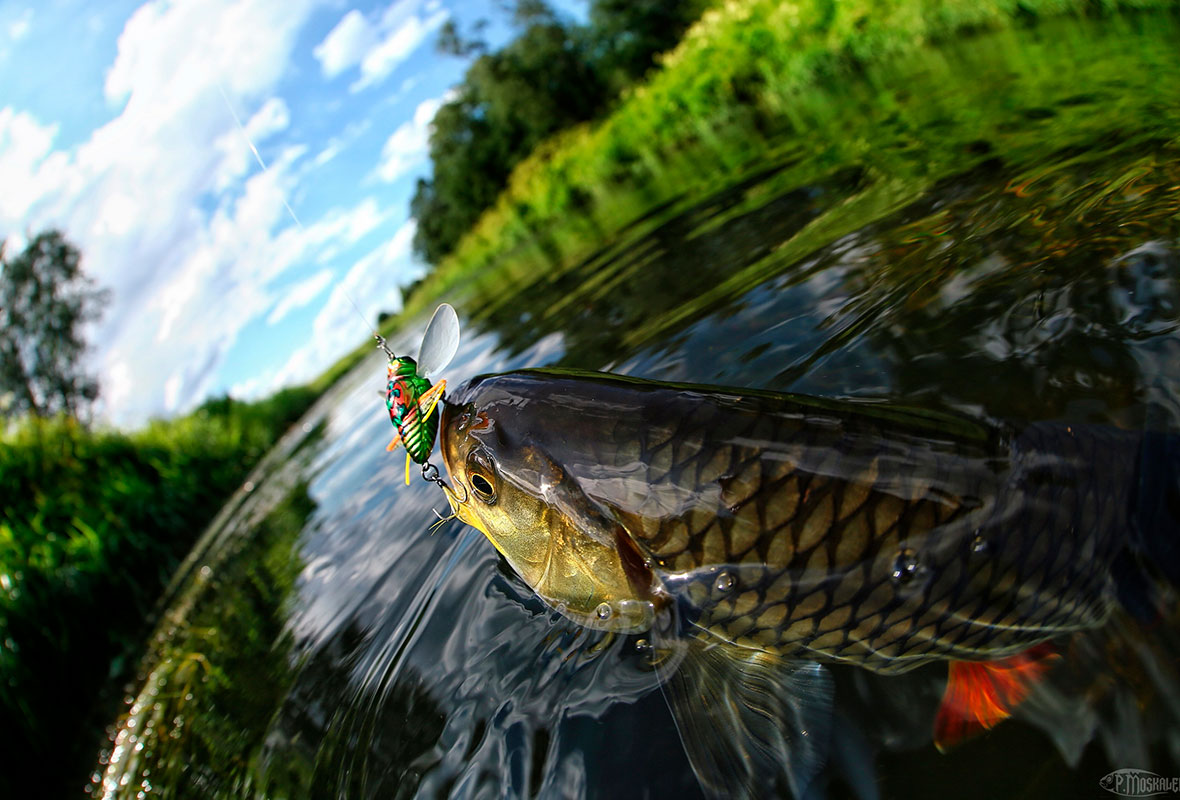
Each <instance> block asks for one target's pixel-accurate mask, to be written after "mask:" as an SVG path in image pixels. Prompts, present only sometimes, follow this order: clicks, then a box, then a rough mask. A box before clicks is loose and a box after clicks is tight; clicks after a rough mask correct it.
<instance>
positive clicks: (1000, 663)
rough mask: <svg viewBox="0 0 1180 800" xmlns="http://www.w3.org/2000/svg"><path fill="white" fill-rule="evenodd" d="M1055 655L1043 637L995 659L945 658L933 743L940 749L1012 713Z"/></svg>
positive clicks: (995, 723)
mask: <svg viewBox="0 0 1180 800" xmlns="http://www.w3.org/2000/svg"><path fill="white" fill-rule="evenodd" d="M1057 658H1058V655H1057V653H1056V650H1055V649H1054V648H1053V646H1052V645H1050V644H1048V643H1045V644H1039V645H1037V646H1036V647H1032V648H1029V649H1028V650H1025V651H1024V652H1022V653H1017V654H1015V655H1012V656H1008V657H1007V658H1002V659H999V660H996V661H952V662H950V668H949V671H948V674H947V679H946V692H945V693H944V694H943V696H942V704H941V705H940V706H939V708H938V716H937V717H936V718H935V720H934V744H935V746H936V747H937V748H938V749H939V750H942V751H944V752H945V751H946V750H948V749H949V748H951V747H953V746H955V745H956V744H958V743H959V742H961V741H963V740H964V739H969V738H970V737H972V736H975V735H976V734H978V733H981V732H982V731H985V730H990V729H991V728H993V727H995V726H996V725H997V724H998V723H1000V722H1002V721H1003V720H1005V719H1007V718H1008V717H1010V716H1012V710H1013V709H1014V708H1016V706H1018V705H1020V704H1021V703H1022V702H1024V698H1025V697H1027V696H1028V692H1029V689H1031V688H1032V686H1033V685H1034V684H1035V683H1036V682H1037V681H1039V680H1041V678H1042V677H1043V676H1044V674H1045V673H1046V672H1047V671H1048V669H1049V667H1050V666H1051V665H1052V663H1053V662H1054V661H1055V660H1056V659H1057Z"/></svg>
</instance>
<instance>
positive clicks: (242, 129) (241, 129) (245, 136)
mask: <svg viewBox="0 0 1180 800" xmlns="http://www.w3.org/2000/svg"><path fill="white" fill-rule="evenodd" d="M216 83H217V91H218V93H219V94H220V95H221V99H222V100H223V101H224V102H225V107H226V109H228V110H229V115H230V116H231V117H233V120H234V123H235V124H236V125H237V126H238V133H240V134H241V135H242V140H243V141H245V142H246V146H247V147H249V148H250V152H251V153H253V154H254V160H255V161H257V162H258V166H259V167H261V168H262V172H263V174H265V175H270V167H268V166H267V164H266V162H265V161H264V160H263V159H262V154H261V153H259V152H258V148H257V147H256V146H255V145H254V142H253V141H252V140H251V139H250V134H249V132H248V131H247V130H246V126H245V125H244V124H242V118H241V117H240V116H238V112H237V110H236V109H234V106H233V103H231V102H230V101H229V95H227V94H226V93H225V88H224V87H223V86H222V85H221V81H220V80H217V81H216ZM275 191H276V192H278V194H279V201H280V202H282V204H283V208H285V209H287V213H288V214H290V215H291V219H293V220H295V224H296V225H297V226H298V227H299V230H300V231H301V232H303V233H307V228H306V227H305V226H304V224H303V222H302V221H301V220H300V219H299V215H298V214H296V213H295V209H293V208H291V204H290V203H288V202H287V196H286V194H285V193H284V192H283V190H282V187H280V186H279V185H278V183H276V184H275ZM340 291H342V292H343V293H344V298H345V299H346V300H348V303H349V305H351V306H352V310H353V311H355V312H356V314H357V316H358V317H360V318H361V322H363V323H365V327H366V328H368V329H369V331H370V332H371V333H372V334H373V338H374V339H376V340H377V346H378V347H379V348H381V350H382V351H383V352H384V353H385V355H387V356H389V358H390V359H393V358H396V356H395V355H394V353H393V351H392V350H390V349H389V345H388V343H386V341H385V337H384V336H382V335H381V334H379V333H377V329H376V328H374V327H373V326H372V325H370V324H369V320H367V319H366V318H365V315H364V314H363V313H361V309H360V306H358V305H357V304H356V301H355V300H353V299H352V294H350V293H349V291H348V289H346V288H345V287H344V284H343V283H341V284H340Z"/></svg>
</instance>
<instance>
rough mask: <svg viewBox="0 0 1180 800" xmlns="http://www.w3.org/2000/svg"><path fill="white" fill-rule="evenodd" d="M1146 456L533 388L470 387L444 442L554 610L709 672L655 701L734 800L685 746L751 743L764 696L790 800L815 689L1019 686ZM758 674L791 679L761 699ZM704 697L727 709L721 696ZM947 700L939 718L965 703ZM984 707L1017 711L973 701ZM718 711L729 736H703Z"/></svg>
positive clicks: (883, 417)
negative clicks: (896, 684)
mask: <svg viewBox="0 0 1180 800" xmlns="http://www.w3.org/2000/svg"><path fill="white" fill-rule="evenodd" d="M1140 440H1141V437H1140V435H1138V434H1135V433H1130V432H1125V431H1119V430H1115V429H1110V428H1086V429H1079V428H1077V427H1074V426H1070V425H1058V424H1050V423H1037V424H1032V425H1028V426H1026V427H1024V428H1022V429H1015V428H1010V427H1006V426H1003V425H995V424H982V423H978V422H975V421H972V420H967V419H964V418H960V417H955V416H949V415H937V414H931V413H928V412H921V411H916V410H907V409H899V408H894V407H889V406H885V405H881V404H872V403H850V402H840V401H828V400H820V399H815V398H806V397H799V396H791V395H779V394H770V393H762V392H756V391H743V390H736V389H735V390H729V389H716V388H712V387H689V386H681V385H673V384H658V383H651V382H644V381H636V380H633V379H627V378H621V377H617V376H605V375H586V374H570V373H560V372H543V371H527V370H526V371H521V372H517V373H509V374H504V375H496V376H487V377H483V378H477V379H475V380H474V381H472V382H470V383H468V384H467V385H466V386H464V387H462V388H461V389H460V390H459V391H458V392H457V393H456V394H455V396H454V397H449V398H448V403H447V407H446V409H445V412H444V415H443V422H442V435H441V441H442V453H443V458H444V461H445V463H446V465H447V468H448V471H449V472H450V474H451V477H452V480H453V481H454V483H455V485H456V486H455V492H456V493H457V494H456V496H455V497H454V498H453V499H452V505H453V506H454V507H455V511H456V513H457V514H458V516H459V517H460V518H461V519H463V520H464V521H466V522H468V523H470V524H472V525H473V526H475V527H477V528H479V529H480V530H481V531H483V532H484V534H485V535H487V537H488V538H489V539H490V540H491V541H492V543H493V544H494V545H495V546H496V547H497V549H498V550H499V551H500V552H501V553H502V554H503V555H504V556H505V557H506V558H507V560H508V561H509V563H510V564H511V565H512V567H513V568H514V569H515V570H516V571H517V572H518V573H519V574H520V575H521V576H522V578H523V579H524V580H525V581H526V582H527V583H528V584H529V585H530V586H531V587H532V588H533V589H534V591H536V592H537V593H538V594H539V595H540V596H541V597H542V598H543V599H545V600H546V601H547V602H548V603H549V604H550V605H552V606H553V607H554V608H556V609H558V610H559V611H561V612H562V613H563V614H565V615H566V616H568V617H569V618H571V619H573V620H575V621H577V622H579V623H580V624H584V625H589V626H591V627H598V628H605V629H608V630H614V631H620V632H632V633H638V632H643V631H648V630H651V631H653V634H654V633H655V632H657V629H658V628H660V623H659V622H658V621H659V620H660V618H661V615H662V614H663V615H667V614H668V613H669V612H670V613H672V614H674V616H675V617H676V619H677V622H676V624H675V625H674V632H673V633H672V634H671V636H672V637H676V636H680V637H682V638H684V637H687V638H688V639H690V641H691V642H692V648H691V649H692V650H694V651H699V653H702V654H704V655H701V656H700V658H701V659H704V661H703V662H702V663H704V666H703V667H700V668H699V669H696V672H695V677H694V672H693V670H692V669H688V668H686V669H682V670H681V672H682V673H685V675H686V676H687V677H681V678H676V679H674V680H673V683H675V681H676V680H680V681H681V682H682V685H681V686H680V687H679V688H676V687H675V686H674V687H673V688H672V689H671V691H668V690H667V689H666V691H668V693H669V696H670V699H672V700H673V706H674V709H673V710H674V712H677V708H676V706H677V705H680V706H681V708H680V710H679V712H677V719H678V722H679V723H680V725H681V735H682V739H683V741H684V742H685V745H686V747H687V748H688V750H689V755H690V759H692V761H693V765H694V769H697V774H698V776H699V777H701V778H702V784H703V785H705V786H706V788H708V787H709V786H710V785H712V786H713V787H714V789H716V791H717V792H718V793H722V792H723V791H728V790H729V788H732V786H729V788H724V787H726V786H727V784H725V781H726V780H727V777H726V775H727V773H729V772H732V771H733V770H734V769H739V768H741V769H747V773H748V774H747V783H750V782H751V781H753V780H755V779H756V774H757V770H755V769H753V768H746V767H738V766H734V765H735V764H736V765H741V764H744V763H746V762H749V761H750V759H749V758H747V757H746V756H744V755H743V756H741V757H734V756H733V754H732V753H728V752H722V753H718V752H717V748H718V747H719V746H720V747H722V748H724V747H727V746H728V745H725V744H721V745H718V744H717V742H716V741H715V739H716V736H713V737H710V736H709V735H708V734H701V733H700V731H701V730H708V729H709V728H710V727H716V726H717V725H723V724H728V722H727V721H728V720H731V719H742V720H745V722H743V723H742V724H743V725H745V730H746V734H747V736H746V738H747V739H748V740H749V742H765V741H767V738H766V734H765V733H764V732H763V733H759V732H758V731H757V727H758V726H759V725H762V724H763V719H762V718H763V717H765V716H766V710H765V706H766V705H767V701H766V699H765V698H766V696H767V689H766V687H767V686H771V685H780V686H782V685H785V686H786V687H787V688H786V689H785V690H784V691H785V692H786V694H784V695H783V696H782V697H781V698H780V700H781V702H779V704H778V705H779V716H781V717H782V718H783V719H786V720H788V721H787V722H786V723H783V724H782V725H780V726H779V728H778V733H776V734H775V735H774V736H771V737H770V738H771V740H773V741H779V742H785V744H783V745H782V747H783V748H784V750H785V751H790V750H793V751H796V752H795V754H794V755H792V754H791V753H787V752H784V754H782V756H781V758H779V757H775V758H770V759H769V763H770V764H771V767H773V764H774V762H775V761H776V760H787V761H791V762H792V764H793V766H791V767H788V770H789V774H788V775H787V778H786V782H787V783H788V784H789V785H790V787H791V789H792V791H794V792H795V793H796V794H800V793H801V792H802V788H801V787H804V786H805V785H806V780H807V778H808V776H809V775H811V774H812V773H813V772H814V770H815V769H816V767H815V762H816V761H817V759H820V758H821V756H820V754H818V753H817V752H812V751H811V750H808V748H812V749H814V748H815V739H816V738H817V737H816V736H815V735H814V732H815V731H816V730H819V728H820V724H819V721H820V720H821V719H822V714H823V712H822V710H821V709H820V706H822V705H823V704H822V703H821V702H819V701H818V700H816V699H815V698H816V697H821V696H825V692H826V693H827V694H826V696H828V697H829V698H830V691H831V689H830V685H829V684H827V683H826V679H824V678H823V677H822V674H823V673H822V670H817V669H816V668H814V667H813V666H811V665H816V664H822V663H833V662H838V663H850V664H855V665H857V666H859V667H863V668H866V669H869V670H872V671H875V672H879V673H898V672H904V671H907V670H910V669H913V668H915V667H917V666H919V665H921V664H925V663H928V662H930V661H936V660H946V661H951V662H959V663H961V662H989V661H994V660H997V659H1006V658H1012V659H1020V665H1021V666H1020V670H1019V671H1018V672H1019V674H1022V675H1023V674H1027V675H1030V676H1035V675H1037V674H1039V673H1040V672H1041V671H1042V670H1043V664H1044V658H1043V656H1041V655H1038V656H1037V657H1036V658H1030V657H1028V656H1027V655H1022V654H1027V653H1043V652H1044V651H1043V649H1042V648H1039V647H1038V645H1041V644H1042V643H1044V642H1047V641H1049V640H1051V639H1053V638H1054V637H1057V636H1059V635H1061V634H1063V633H1067V632H1070V631H1077V630H1081V629H1086V628H1093V627H1096V626H1099V625H1101V624H1103V623H1104V621H1105V620H1106V618H1107V616H1108V614H1109V613H1110V610H1111V608H1112V607H1113V605H1114V604H1115V603H1116V599H1117V595H1118V587H1117V585H1116V581H1115V579H1114V577H1113V576H1114V573H1115V569H1114V565H1115V564H1116V562H1118V561H1119V559H1124V558H1125V557H1126V553H1127V549H1128V543H1129V541H1130V537H1131V534H1132V532H1133V529H1134V528H1135V524H1136V520H1135V519H1134V518H1133V517H1134V509H1135V507H1136V502H1137V496H1136V491H1137V487H1138V486H1139V485H1140V483H1141V481H1139V478H1138V473H1139V469H1140V467H1139V464H1140V455H1141V453H1140V450H1141V441H1140ZM460 497H462V499H463V502H459V498H460ZM664 627H665V629H666V628H667V626H666V625H665V626H664ZM667 638H668V636H667V635H665V640H666V639H667ZM686 663H687V662H686ZM996 663H997V664H1001V663H1004V662H996ZM774 670H778V671H779V672H778V673H775V674H780V673H781V674H783V675H788V676H791V677H790V678H788V679H786V680H778V679H774V680H768V679H766V675H765V674H764V673H766V672H767V671H770V672H773V671H774ZM1001 672H1002V671H1001V670H991V671H989V669H988V668H986V667H985V668H982V669H979V670H960V671H959V673H958V674H960V675H962V676H975V677H974V678H973V680H980V681H984V682H987V681H989V680H993V678H994V676H995V675H996V674H1000V673H1001ZM955 674H956V673H955V671H954V670H953V669H952V672H951V676H952V683H953V679H954V676H955ZM1005 674H1008V675H1011V674H1017V673H1015V672H1013V671H1012V670H1009V671H1008V672H1007V673H1005ZM722 675H728V676H730V677H731V678H732V679H733V681H734V682H736V683H739V684H744V686H745V689H740V688H739V689H733V690H730V689H723V688H719V687H718V686H717V683H718V681H722V682H724V681H726V680H728V679H727V678H723V677H721V676H722ZM807 676H815V677H807ZM685 680H687V681H689V683H688V684H684V683H683V681H685ZM800 680H803V681H804V685H802V686H800V685H798V683H799V681H800ZM809 682H810V685H812V686H814V687H818V688H817V689H816V690H812V689H808V688H807V686H808V684H809ZM710 685H711V686H713V687H714V688H713V689H708V688H702V687H707V686H710ZM955 688H956V687H950V688H948V692H947V697H948V698H951V697H952V696H959V695H962V696H973V693H972V692H970V691H967V692H965V693H964V692H962V691H960V692H959V695H955V693H954V691H952V690H954V689H955ZM962 688H963V687H958V689H959V690H961V689H962ZM1001 690H1003V691H1004V692H1006V693H1007V696H1008V697H1010V698H1013V702H1018V701H1019V698H1021V697H1023V694H1022V690H1020V689H1019V688H1018V687H1015V688H1012V687H1009V688H1005V687H1004V686H1000V687H999V688H996V686H992V687H991V689H990V690H989V691H991V692H992V694H995V693H996V692H997V691H1001ZM743 691H745V694H744V695H743V694H742V692H743ZM710 692H713V694H715V695H716V697H715V698H714V699H713V700H712V701H710V702H707V703H705V706H712V707H713V708H712V709H709V708H706V709H705V710H704V711H702V710H701V709H700V708H699V706H700V705H701V702H700V698H702V697H711V696H713V695H711V694H710ZM733 692H736V694H734V693H733ZM976 694H978V693H976ZM808 695H810V696H811V699H807V697H808ZM723 696H724V697H728V698H729V699H728V700H727V701H724V702H723V701H722V700H721V699H718V698H721V697H723ZM743 698H744V699H743ZM727 703H728V704H729V705H732V706H734V707H736V708H739V709H742V708H744V709H745V711H742V712H740V713H737V714H728V715H720V716H716V715H717V714H719V712H717V711H716V707H720V706H724V705H726V704H727ZM759 709H761V711H759ZM747 712H748V713H747ZM989 713H991V710H989ZM701 714H705V715H706V717H707V718H705V719H702V718H701ZM759 714H761V717H760V716H759ZM710 715H713V716H710ZM693 718H695V720H696V721H695V722H694V721H693ZM995 719H997V718H994V717H993V718H992V721H991V722H990V723H989V721H988V720H982V721H981V724H982V725H983V726H984V727H990V724H994V720H995ZM939 724H940V725H942V726H943V729H944V730H946V731H953V730H954V729H955V728H954V724H953V722H947V720H944V719H940V723H939ZM948 726H949V727H948ZM809 729H810V733H808V735H804V736H801V735H799V733H798V732H799V731H804V732H805V733H807V732H808V730H809ZM792 730H794V731H795V734H794V735H792V733H791V731H792ZM776 737H777V738H776ZM809 737H810V738H809ZM741 738H742V737H741V736H738V737H737V739H739V740H740V739H741ZM791 742H794V744H793V745H792V744H791ZM758 749H759V746H757V745H755V746H752V747H749V748H747V750H758ZM761 749H763V750H765V748H764V747H763V748H761ZM800 750H803V751H805V752H807V753H810V754H809V755H806V756H805V757H803V758H802V760H800V757H799V756H798V751H800ZM702 765H703V766H702Z"/></svg>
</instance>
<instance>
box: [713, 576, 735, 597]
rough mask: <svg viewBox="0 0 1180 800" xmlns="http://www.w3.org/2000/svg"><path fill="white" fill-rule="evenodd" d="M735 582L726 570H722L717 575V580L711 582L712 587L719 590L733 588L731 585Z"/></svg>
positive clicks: (725, 590) (724, 590)
mask: <svg viewBox="0 0 1180 800" xmlns="http://www.w3.org/2000/svg"><path fill="white" fill-rule="evenodd" d="M735 583H737V581H735V580H734V579H733V576H732V575H730V574H729V573H728V572H722V573H721V574H720V575H718V576H717V580H716V581H714V582H713V588H714V589H716V590H717V591H719V592H728V591H729V590H731V589H733V585H734V584H735Z"/></svg>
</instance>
